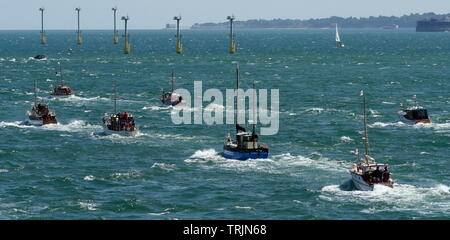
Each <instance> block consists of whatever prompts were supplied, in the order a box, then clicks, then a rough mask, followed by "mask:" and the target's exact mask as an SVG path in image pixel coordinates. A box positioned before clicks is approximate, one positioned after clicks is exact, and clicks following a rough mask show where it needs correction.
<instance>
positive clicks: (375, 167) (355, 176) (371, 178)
mask: <svg viewBox="0 0 450 240" xmlns="http://www.w3.org/2000/svg"><path fill="white" fill-rule="evenodd" d="M361 96H363V97H364V146H365V149H366V152H365V154H364V157H363V158H361V159H358V160H359V163H357V164H354V165H353V166H352V168H351V169H350V175H351V177H352V181H353V184H354V185H355V187H356V188H357V189H358V190H361V191H373V189H374V186H375V184H380V185H384V186H388V187H391V188H392V187H394V181H393V180H392V174H391V173H390V172H389V165H388V164H382V163H381V164H380V163H376V162H375V159H373V158H372V157H371V156H369V135H368V132H367V119H366V97H365V95H364V92H363V91H361ZM355 154H356V156H357V158H359V151H358V149H357V150H356V152H355Z"/></svg>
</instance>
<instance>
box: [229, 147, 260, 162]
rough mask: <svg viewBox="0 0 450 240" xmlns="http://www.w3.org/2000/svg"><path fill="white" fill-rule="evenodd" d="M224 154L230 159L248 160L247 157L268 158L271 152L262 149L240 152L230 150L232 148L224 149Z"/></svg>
mask: <svg viewBox="0 0 450 240" xmlns="http://www.w3.org/2000/svg"><path fill="white" fill-rule="evenodd" d="M223 156H224V157H225V158H228V159H236V160H247V159H257V158H268V157H269V153H268V152H262V151H254V152H253V151H249V152H238V151H230V150H227V149H224V150H223Z"/></svg>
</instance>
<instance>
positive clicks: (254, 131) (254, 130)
mask: <svg viewBox="0 0 450 240" xmlns="http://www.w3.org/2000/svg"><path fill="white" fill-rule="evenodd" d="M255 95H256V88H255V80H253V132H252V136H253V137H252V140H253V149H255V148H256V141H255V139H256V138H255V136H256V98H255V97H256V96H255Z"/></svg>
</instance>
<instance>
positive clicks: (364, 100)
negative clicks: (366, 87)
mask: <svg viewBox="0 0 450 240" xmlns="http://www.w3.org/2000/svg"><path fill="white" fill-rule="evenodd" d="M361 95H362V96H363V102H364V145H365V148H366V155H365V156H366V161H368V159H367V157H368V156H369V135H368V133H367V117H366V95H365V94H364V91H361Z"/></svg>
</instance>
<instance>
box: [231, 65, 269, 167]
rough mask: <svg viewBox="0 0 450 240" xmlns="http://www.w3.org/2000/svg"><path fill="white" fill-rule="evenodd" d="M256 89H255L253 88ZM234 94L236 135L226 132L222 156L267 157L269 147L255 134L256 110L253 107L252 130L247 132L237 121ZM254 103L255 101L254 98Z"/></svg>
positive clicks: (241, 158)
mask: <svg viewBox="0 0 450 240" xmlns="http://www.w3.org/2000/svg"><path fill="white" fill-rule="evenodd" d="M237 89H239V67H236V90H237ZM253 89H255V82H253ZM255 91H256V90H255ZM238 99H239V97H238V94H237V96H236V101H235V108H234V115H235V118H234V119H235V125H236V137H235V139H231V134H230V133H228V134H227V137H226V139H225V142H224V145H223V156H224V157H225V158H229V159H237V160H247V159H252V158H253V159H255V158H268V157H269V147H268V145H267V144H260V143H259V141H258V140H259V137H258V134H256V118H255V115H256V112H255V108H253V130H252V132H248V131H247V130H246V129H245V128H244V127H242V126H240V125H239V124H238V123H237V114H236V109H237V106H238V104H237V100H238ZM253 99H255V92H253ZM254 102H255V105H256V101H255V100H254Z"/></svg>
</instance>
